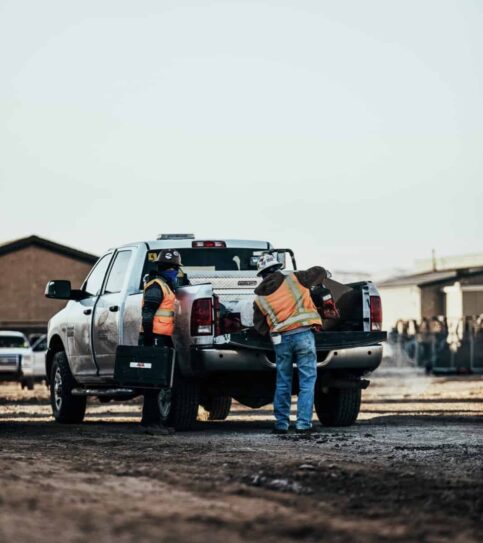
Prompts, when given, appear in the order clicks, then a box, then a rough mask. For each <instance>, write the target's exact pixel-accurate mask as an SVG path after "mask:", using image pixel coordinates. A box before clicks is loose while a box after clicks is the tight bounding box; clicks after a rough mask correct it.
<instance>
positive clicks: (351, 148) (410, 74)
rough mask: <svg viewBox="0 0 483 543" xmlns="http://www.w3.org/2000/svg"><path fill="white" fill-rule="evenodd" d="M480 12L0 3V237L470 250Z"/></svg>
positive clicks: (318, 258) (329, 250) (480, 143)
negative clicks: (178, 237) (168, 238)
mask: <svg viewBox="0 0 483 543" xmlns="http://www.w3.org/2000/svg"><path fill="white" fill-rule="evenodd" d="M482 29H483V2H482V1H479V0H473V1H470V0H466V1H464V0H454V1H448V0H433V1H431V0H426V1H425V0H414V1H411V0H404V1H395V0H393V1H388V0H380V1H376V0H373V1H361V0H353V1H350V0H338V1H333V0H330V1H328V0H327V1H322V0H314V1H309V0H292V1H282V0H279V1H267V0H266V1H252V2H249V1H238V2H234V1H229V0H223V1H192V2H186V1H181V0H173V1H163V0H139V1H136V2H134V1H132V0H129V1H122V0H95V1H88V0H83V1H82V2H80V1H73V0H72V1H67V0H59V1H49V0H42V1H41V2H40V1H38V0H31V1H26V0H12V1H5V0H0V191H1V192H0V196H1V213H0V226H1V230H0V232H1V234H0V241H1V242H3V241H8V240H11V239H15V238H18V237H22V236H26V235H30V234H33V233H35V234H38V235H40V236H44V237H47V238H50V239H52V240H54V241H58V242H60V243H65V244H67V245H72V246H74V247H77V248H79V249H83V250H86V251H89V252H94V253H97V254H99V253H101V252H102V251H103V250H104V249H105V248H107V247H109V246H114V245H117V244H122V243H125V242H128V241H133V240H137V239H149V238H151V239H152V238H154V237H155V236H156V235H157V234H158V233H160V232H193V233H195V234H196V235H197V236H198V237H201V238H203V237H204V238H208V239H210V238H215V239H216V238H224V237H231V238H249V239H266V240H270V241H272V242H273V243H274V244H276V245H278V246H284V247H286V246H290V247H292V248H293V249H294V250H295V251H296V252H297V253H298V255H299V261H300V264H302V265H303V266H307V265H310V264H315V263H317V264H321V265H325V266H326V267H328V268H333V269H346V270H368V271H373V270H381V269H386V268H392V267H398V266H402V267H410V266H411V265H412V263H413V260H414V259H415V258H421V257H423V258H424V257H429V256H430V253H431V249H432V248H435V249H436V252H437V254H438V255H440V256H442V255H450V254H459V253H466V252H478V251H479V252H483V235H482V231H483V100H482V97H483V31H482Z"/></svg>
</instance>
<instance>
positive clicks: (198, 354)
mask: <svg viewBox="0 0 483 543" xmlns="http://www.w3.org/2000/svg"><path fill="white" fill-rule="evenodd" d="M381 360H382V345H369V346H366V347H353V348H350V349H342V350H339V351H330V352H329V353H327V356H326V357H325V359H324V360H322V361H320V362H318V363H317V367H318V368H327V369H362V370H364V371H373V370H375V369H376V368H377V367H378V366H379V364H380V363H381ZM192 368H193V369H194V370H195V371H196V373H198V374H204V373H217V372H232V371H233V372H238V371H273V370H274V369H275V364H274V362H272V361H271V360H270V359H269V358H268V356H267V354H266V351H256V350H254V349H237V350H234V349H222V348H218V349H209V348H208V349H194V351H193V352H192Z"/></svg>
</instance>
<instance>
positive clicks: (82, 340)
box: [66, 252, 112, 376]
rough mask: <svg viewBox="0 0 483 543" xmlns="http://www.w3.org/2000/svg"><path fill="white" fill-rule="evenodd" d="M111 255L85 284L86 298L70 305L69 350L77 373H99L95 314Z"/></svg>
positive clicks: (73, 368) (88, 277) (99, 262)
mask: <svg viewBox="0 0 483 543" xmlns="http://www.w3.org/2000/svg"><path fill="white" fill-rule="evenodd" d="M111 258H112V252H111V253H107V254H105V255H104V256H103V257H102V258H101V259H100V260H98V261H97V264H96V265H95V266H94V267H93V268H92V270H91V272H90V273H89V275H88V276H87V279H86V280H85V281H84V284H83V286H82V290H83V291H84V292H85V294H86V297H85V298H84V299H83V300H80V301H79V302H73V303H72V306H70V307H69V319H68V325H67V330H66V334H67V349H68V353H69V359H70V363H71V366H72V370H73V373H74V375H75V376H77V375H95V374H96V373H97V366H96V363H95V360H94V356H93V352H92V343H91V329H92V317H93V314H94V308H95V305H96V301H97V298H98V296H99V294H100V292H101V288H102V283H103V281H104V277H105V275H106V271H107V269H108V267H109V263H110V261H111Z"/></svg>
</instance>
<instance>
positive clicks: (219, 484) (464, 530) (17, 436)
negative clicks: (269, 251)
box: [0, 368, 483, 543]
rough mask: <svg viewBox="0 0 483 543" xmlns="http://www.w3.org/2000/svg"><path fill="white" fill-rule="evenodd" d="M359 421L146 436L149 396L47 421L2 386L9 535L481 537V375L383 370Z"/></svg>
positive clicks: (30, 400) (243, 423)
mask: <svg viewBox="0 0 483 543" xmlns="http://www.w3.org/2000/svg"><path fill="white" fill-rule="evenodd" d="M371 381H372V383H371V386H370V387H369V389H367V390H366V391H364V403H363V407H362V413H361V415H360V418H359V420H358V423H357V424H356V425H355V426H353V427H351V428H344V429H341V428H339V429H327V428H322V427H319V428H318V432H317V433H316V434H314V435H313V436H298V435H295V434H294V435H289V436H272V435H270V433H269V432H270V428H271V425H272V420H271V412H270V410H269V409H266V408H264V409H260V410H248V409H245V408H244V407H242V406H240V405H237V404H235V405H234V407H233V409H232V413H231V415H230V417H229V419H228V420H227V421H224V422H217V423H214V422H200V423H199V425H198V427H197V428H196V429H195V431H193V432H189V433H178V434H177V435H175V436H169V437H160V436H147V435H143V434H141V433H140V432H139V431H138V426H137V421H138V420H139V413H140V403H139V402H136V401H132V402H126V403H121V404H120V403H108V404H100V403H97V402H92V404H91V405H90V407H89V411H88V416H87V418H86V422H85V423H84V424H82V425H72V426H60V425H57V424H55V423H54V422H52V419H51V417H50V407H49V404H48V399H47V391H46V389H45V388H44V387H42V386H39V387H36V389H35V391H34V392H28V391H21V390H20V388H19V387H18V386H17V385H15V384H8V385H1V386H0V433H1V436H0V437H1V440H0V480H1V484H0V541H12V542H15V543H23V542H33V541H35V542H36V543H44V542H49V543H53V542H57V541H62V542H63V543H70V542H81V541H82V542H83V541H101V542H103V543H104V542H114V541H115V542H117V543H124V542H136V543H141V542H151V541H153V542H154V541H156V542H185V541H189V542H195V543H198V542H200V543H201V542H203V543H207V542H208V543H218V542H220V543H221V542H224V543H226V542H228V543H231V542H241V541H252V542H253V541H263V542H267V543H269V542H277V543H283V542H288V541H331V542H332V541H334V542H341V543H342V542H344V543H348V542H385V541H401V542H403V541H404V542H406V541H407V542H415V541H418V542H428V543H430V542H431V543H432V542H434V543H436V542H446V541H451V542H452V543H458V542H475V543H476V542H481V541H483V520H482V519H483V378H481V377H471V376H465V377H445V378H442V377H439V378H436V377H425V376H424V375H422V374H421V373H419V372H418V371H417V370H414V369H405V368H399V369H385V370H379V371H378V372H376V373H375V375H374V376H372V378H371Z"/></svg>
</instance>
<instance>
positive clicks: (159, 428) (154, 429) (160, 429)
mask: <svg viewBox="0 0 483 543" xmlns="http://www.w3.org/2000/svg"><path fill="white" fill-rule="evenodd" d="M141 431H142V432H143V433H144V434H147V435H150V436H169V435H172V434H174V429H173V428H166V426H164V425H163V424H161V423H160V422H158V423H153V424H142V423H141Z"/></svg>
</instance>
